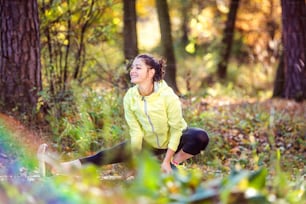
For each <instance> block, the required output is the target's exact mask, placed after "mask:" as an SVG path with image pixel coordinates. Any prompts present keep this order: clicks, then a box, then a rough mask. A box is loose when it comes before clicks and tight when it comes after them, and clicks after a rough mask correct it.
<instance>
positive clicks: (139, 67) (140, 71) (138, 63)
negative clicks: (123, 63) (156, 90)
mask: <svg viewBox="0 0 306 204" xmlns="http://www.w3.org/2000/svg"><path fill="white" fill-rule="evenodd" d="M154 73H155V70H154V69H151V68H150V67H149V66H148V65H147V64H146V63H145V62H144V60H143V59H142V58H136V59H135V60H134V61H133V64H132V66H131V71H130V77H131V82H132V83H134V84H142V83H147V82H153V76H154Z"/></svg>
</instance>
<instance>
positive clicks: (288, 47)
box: [281, 0, 306, 101]
mask: <svg viewBox="0 0 306 204" xmlns="http://www.w3.org/2000/svg"><path fill="white" fill-rule="evenodd" d="M281 6H282V24H283V33H282V37H283V46H284V62H285V86H284V90H283V93H284V94H283V95H284V96H285V98H288V99H295V100H297V101H300V100H303V99H305V98H306V20H305V19H306V3H305V0H282V1H281Z"/></svg>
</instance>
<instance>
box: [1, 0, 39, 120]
mask: <svg viewBox="0 0 306 204" xmlns="http://www.w3.org/2000/svg"><path fill="white" fill-rule="evenodd" d="M0 17H1V18H0V19H1V20H0V24H1V25H0V43H1V44H0V101H1V104H2V105H3V108H4V109H5V110H7V111H10V110H12V109H13V110H16V111H18V112H19V113H26V114H32V113H33V111H34V110H35V108H36V105H37V100H38V92H39V91H41V89H42V84H41V83H42V82H41V65H40V38H39V21H38V8H37V1H36V0H28V1H20V0H0Z"/></svg>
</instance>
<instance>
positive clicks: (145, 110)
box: [142, 96, 160, 148]
mask: <svg viewBox="0 0 306 204" xmlns="http://www.w3.org/2000/svg"><path fill="white" fill-rule="evenodd" d="M142 100H143V102H144V112H145V114H146V116H147V118H148V121H149V123H150V126H151V129H152V132H153V134H154V135H155V137H156V143H157V146H158V147H159V148H160V144H159V139H158V135H157V134H156V132H155V129H154V126H153V123H152V120H151V118H150V116H149V114H148V107H147V100H146V99H145V97H144V96H143V97H142Z"/></svg>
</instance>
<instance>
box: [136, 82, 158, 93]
mask: <svg viewBox="0 0 306 204" xmlns="http://www.w3.org/2000/svg"><path fill="white" fill-rule="evenodd" d="M138 91H139V93H140V95H141V96H148V95H150V94H151V93H153V92H154V83H148V84H139V85H138Z"/></svg>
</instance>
